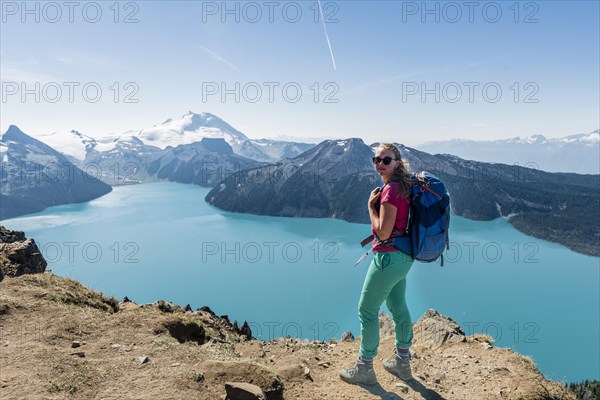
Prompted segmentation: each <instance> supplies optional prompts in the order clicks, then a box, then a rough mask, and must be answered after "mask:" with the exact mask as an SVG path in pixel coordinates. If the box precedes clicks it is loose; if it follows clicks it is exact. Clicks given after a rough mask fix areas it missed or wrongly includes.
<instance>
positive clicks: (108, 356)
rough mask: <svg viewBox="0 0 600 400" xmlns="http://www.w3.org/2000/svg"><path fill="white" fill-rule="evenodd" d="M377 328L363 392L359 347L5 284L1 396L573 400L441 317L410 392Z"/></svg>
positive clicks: (387, 325) (66, 290) (67, 284)
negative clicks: (266, 337) (391, 365)
mask: <svg viewBox="0 0 600 400" xmlns="http://www.w3.org/2000/svg"><path fill="white" fill-rule="evenodd" d="M381 326H382V329H381V334H382V339H381V346H380V349H381V351H382V353H380V354H379V356H378V357H377V358H376V362H375V370H376V374H377V377H378V380H379V384H378V385H376V386H373V387H362V386H355V385H349V384H346V383H344V382H342V381H341V380H340V379H339V377H338V371H339V369H340V368H342V367H346V366H350V365H351V364H352V363H353V362H354V360H355V358H356V355H357V352H358V347H359V343H360V342H359V340H360V339H357V340H351V339H350V340H347V341H346V340H345V341H339V342H337V341H335V340H332V341H329V342H326V343H325V342H315V341H313V342H309V341H302V340H298V339H294V338H289V337H286V338H279V339H275V340H272V341H270V342H264V341H258V340H253V339H248V338H247V336H248V335H249V334H250V332H249V330H248V329H247V326H246V327H244V326H242V327H239V328H238V326H237V324H235V325H234V324H230V323H229V321H228V320H227V319H225V318H220V317H218V316H215V315H214V314H213V313H212V312H211V310H210V309H209V308H207V307H206V308H203V309H198V310H196V311H193V310H191V309H189V308H188V309H187V311H186V309H185V308H181V307H178V306H176V305H174V304H171V303H169V302H165V301H159V302H157V303H154V304H147V305H139V304H135V303H133V302H129V301H127V302H123V301H121V302H118V301H116V300H115V299H113V298H107V297H105V296H103V295H102V294H101V293H98V292H95V291H92V290H90V289H88V288H86V287H84V286H83V285H81V284H79V283H78V282H76V281H73V280H71V279H66V278H61V277H58V276H54V275H52V274H50V273H42V274H34V275H22V276H17V277H11V276H6V277H5V278H4V280H3V281H2V282H0V398H2V399H105V400H108V399H211V400H212V399H224V398H225V394H226V383H227V382H242V383H249V384H251V385H254V386H248V387H247V388H246V389H247V390H249V391H252V390H257V394H255V395H250V394H248V393H249V392H245V393H246V394H245V395H241V394H239V393H241V392H240V389H236V388H235V385H233V386H232V387H229V389H228V390H230V391H231V393H234V392H236V390H237V392H236V393H238V394H233V395H232V397H231V398H232V399H233V398H240V399H241V398H261V396H264V398H265V399H269V400H274V399H319V400H321V399H448V400H454V399H456V400H465V399H469V400H470V399H485V400H488V399H490V400H492V399H514V400H517V399H523V400H524V399H547V400H549V399H575V396H574V395H573V393H572V392H570V391H569V390H568V389H566V388H565V387H564V385H563V384H562V383H560V382H553V381H548V380H546V379H545V378H544V377H543V375H542V374H541V373H540V372H539V371H538V370H537V368H536V366H535V364H534V362H533V361H532V360H531V359H529V358H528V357H524V356H521V355H519V354H517V353H515V352H513V351H512V350H510V349H508V348H496V347H494V346H493V343H492V342H491V339H490V338H489V337H486V336H481V335H475V336H466V337H465V336H464V334H463V333H462V331H461V329H460V327H459V326H458V325H457V324H456V323H455V322H454V321H452V320H451V319H449V318H446V317H444V316H441V315H439V314H438V313H437V312H435V311H434V310H429V311H428V312H427V313H425V314H424V315H423V316H422V317H421V318H420V319H419V321H418V322H417V323H416V324H415V326H414V331H415V339H414V346H413V347H412V348H411V357H412V363H413V364H412V366H413V374H414V376H415V378H416V379H415V380H414V381H413V382H411V383H405V382H402V381H400V380H398V379H397V378H395V377H393V376H392V375H390V374H388V373H387V372H386V371H385V370H384V369H383V367H382V365H381V362H380V360H381V358H382V357H384V356H388V355H389V354H385V353H383V352H391V349H392V348H393V345H394V339H393V336H392V322H391V320H390V318H389V317H388V316H385V315H383V316H382V318H381ZM257 387H258V388H260V389H258V388H257ZM253 388H254V389H253ZM242 389H244V388H242ZM240 396H242V397H240ZM244 396H249V397H244Z"/></svg>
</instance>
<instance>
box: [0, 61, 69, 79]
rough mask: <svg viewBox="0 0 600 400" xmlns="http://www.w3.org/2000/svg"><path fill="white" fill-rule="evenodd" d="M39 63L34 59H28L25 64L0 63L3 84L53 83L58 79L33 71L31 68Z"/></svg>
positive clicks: (0, 75)
mask: <svg viewBox="0 0 600 400" xmlns="http://www.w3.org/2000/svg"><path fill="white" fill-rule="evenodd" d="M38 63H39V61H38V60H36V59H30V60H28V61H25V62H16V63H11V62H2V63H0V77H1V78H2V80H3V81H5V82H10V81H13V82H25V83H36V82H54V81H57V80H58V79H56V78H54V77H52V76H50V75H48V74H46V73H43V72H37V71H34V70H33V68H32V67H33V66H34V65H37V64H38Z"/></svg>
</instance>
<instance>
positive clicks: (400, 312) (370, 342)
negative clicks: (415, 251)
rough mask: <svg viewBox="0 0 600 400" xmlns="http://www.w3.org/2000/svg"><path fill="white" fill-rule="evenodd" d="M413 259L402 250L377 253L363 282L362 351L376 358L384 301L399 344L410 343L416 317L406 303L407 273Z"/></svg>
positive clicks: (360, 304)
mask: <svg viewBox="0 0 600 400" xmlns="http://www.w3.org/2000/svg"><path fill="white" fill-rule="evenodd" d="M412 265H413V260H412V259H411V258H410V257H409V256H407V255H405V254H404V253H402V252H400V251H395V252H390V253H374V257H373V260H372V261H371V264H370V265H369V269H368V270H367V275H366V277H365V282H364V284H363V288H362V293H361V296H360V302H359V304H358V318H359V320H360V334H361V337H362V339H361V342H360V355H361V356H363V357H368V358H373V357H375V355H376V354H377V347H378V346H379V309H380V307H381V305H382V304H383V302H384V301H385V302H386V305H387V307H388V308H389V310H390V311H391V313H392V318H393V319H394V333H395V337H396V347H405V348H407V347H410V346H411V344H412V339H413V328H412V321H411V319H410V313H409V311H408V307H407V306H406V299H405V294H406V275H407V274H408V271H410V268H411V267H412Z"/></svg>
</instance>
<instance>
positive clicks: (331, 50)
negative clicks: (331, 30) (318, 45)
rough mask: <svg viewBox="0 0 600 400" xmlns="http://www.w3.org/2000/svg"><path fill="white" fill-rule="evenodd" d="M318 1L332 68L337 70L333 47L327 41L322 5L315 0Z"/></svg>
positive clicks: (319, 1) (319, 0)
mask: <svg viewBox="0 0 600 400" xmlns="http://www.w3.org/2000/svg"><path fill="white" fill-rule="evenodd" d="M317 2H318V3H319V12H320V13H321V21H323V30H324V31H325V39H327V46H329V54H331V62H332V63H333V69H335V70H337V68H336V66H335V58H334V57H333V49H332V48H331V42H330V41H329V35H328V34H327V26H326V25H325V17H324V16H323V7H322V6H321V0H317Z"/></svg>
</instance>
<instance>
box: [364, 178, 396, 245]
mask: <svg viewBox="0 0 600 400" xmlns="http://www.w3.org/2000/svg"><path fill="white" fill-rule="evenodd" d="M380 196H381V190H379V188H376V189H375V190H373V191H372V192H371V196H370V198H369V217H370V219H371V225H373V229H375V233H376V234H377V236H378V237H379V238H380V239H381V240H386V239H388V238H389V237H390V235H391V234H392V230H393V229H394V222H396V213H397V212H398V209H397V208H396V206H394V205H393V204H390V203H387V202H386V203H383V204H382V205H381V207H380V209H379V211H380V214H377V209H376V208H375V203H376V202H377V199H379V197H380Z"/></svg>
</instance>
